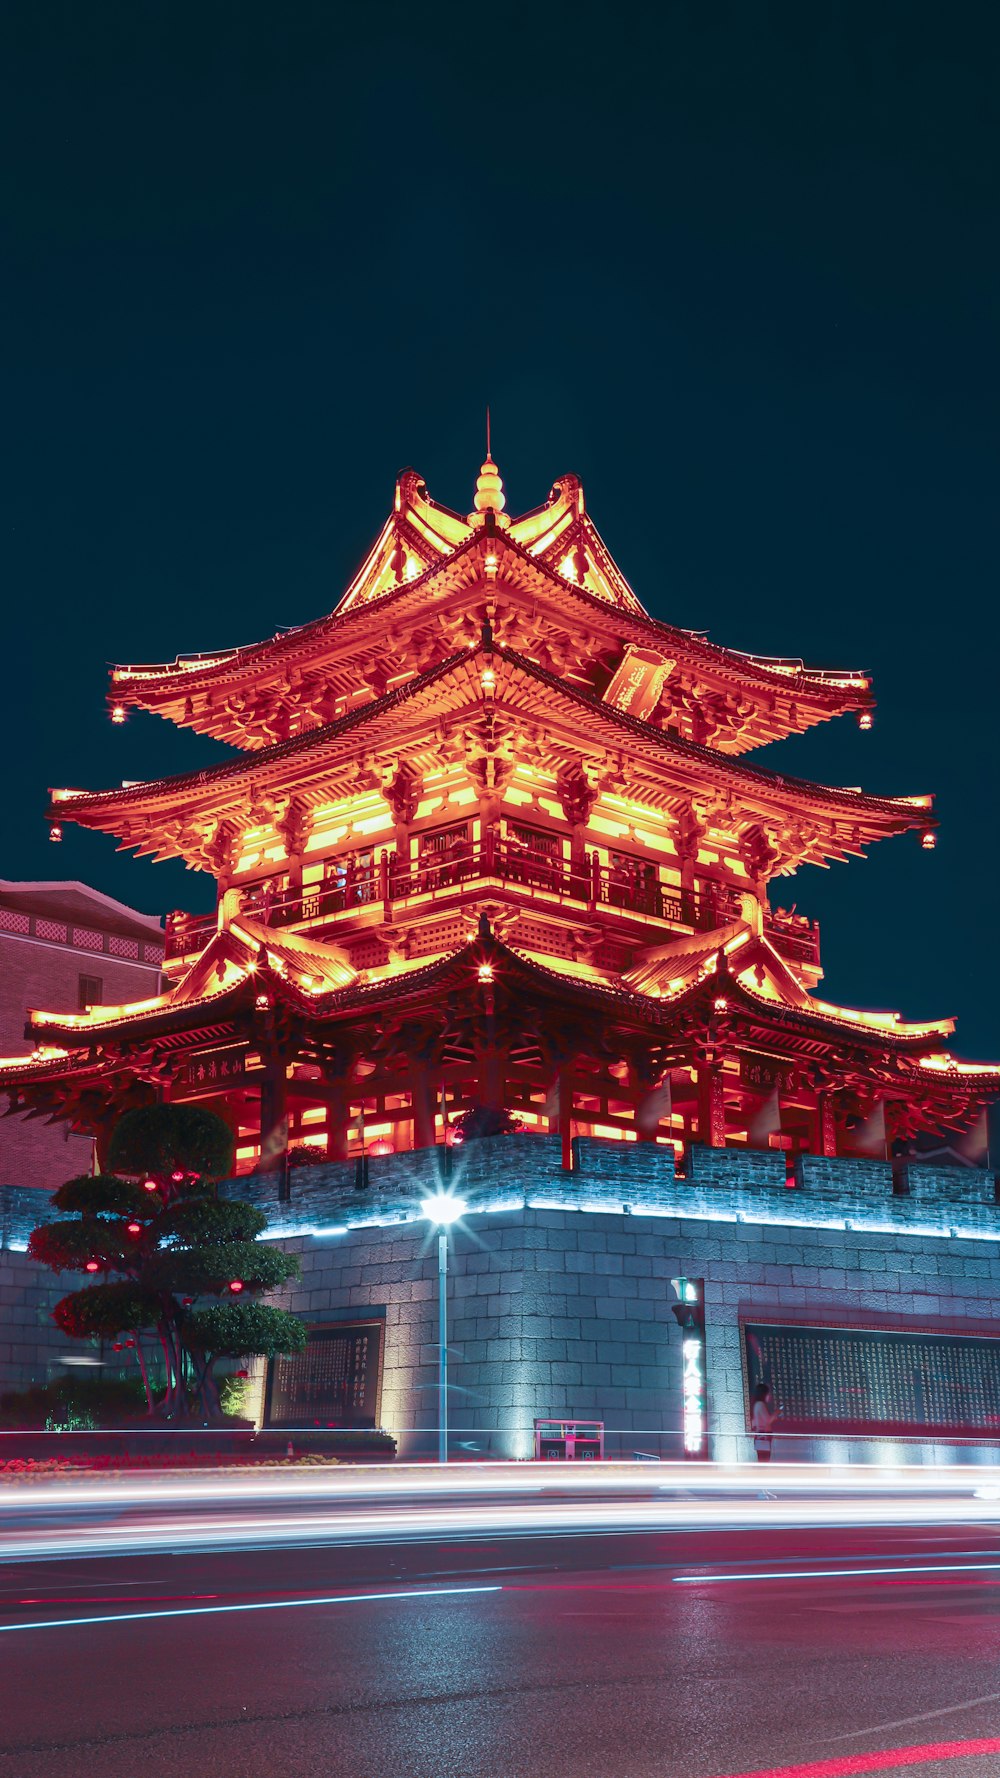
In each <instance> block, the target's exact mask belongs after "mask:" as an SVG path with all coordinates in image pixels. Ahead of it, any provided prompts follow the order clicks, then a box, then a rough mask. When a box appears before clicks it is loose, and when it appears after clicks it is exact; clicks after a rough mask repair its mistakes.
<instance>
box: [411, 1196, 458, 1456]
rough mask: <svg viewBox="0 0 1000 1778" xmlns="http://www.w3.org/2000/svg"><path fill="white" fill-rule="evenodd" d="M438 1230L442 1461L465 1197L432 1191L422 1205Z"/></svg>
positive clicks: (439, 1430)
mask: <svg viewBox="0 0 1000 1778" xmlns="http://www.w3.org/2000/svg"><path fill="white" fill-rule="evenodd" d="M420 1208H421V1210H422V1211H423V1213H424V1215H425V1216H426V1218H427V1220H428V1222H429V1223H432V1224H433V1226H434V1227H435V1228H436V1229H437V1232H438V1462H439V1463H447V1461H448V1230H449V1228H450V1227H451V1225H452V1223H453V1222H458V1220H459V1218H460V1217H462V1216H464V1215H465V1210H466V1205H465V1200H464V1198H456V1197H454V1196H453V1195H452V1193H451V1192H446V1191H438V1192H432V1193H431V1196H430V1197H429V1198H425V1199H424V1201H423V1203H422V1204H421V1206H420Z"/></svg>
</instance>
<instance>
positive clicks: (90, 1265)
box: [85, 1259, 101, 1272]
mask: <svg viewBox="0 0 1000 1778" xmlns="http://www.w3.org/2000/svg"><path fill="white" fill-rule="evenodd" d="M100 1269H101V1268H100V1266H99V1265H98V1263H97V1261H96V1259H88V1261H87V1264H86V1267H85V1270H86V1271H88V1272H99V1271H100Z"/></svg>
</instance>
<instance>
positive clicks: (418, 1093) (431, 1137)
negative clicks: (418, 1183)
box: [410, 1062, 437, 1148]
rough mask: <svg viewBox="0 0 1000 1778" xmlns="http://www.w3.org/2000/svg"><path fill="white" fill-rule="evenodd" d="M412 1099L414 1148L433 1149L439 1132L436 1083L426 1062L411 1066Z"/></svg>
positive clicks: (415, 1063)
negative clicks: (437, 1128) (436, 1116)
mask: <svg viewBox="0 0 1000 1778" xmlns="http://www.w3.org/2000/svg"><path fill="white" fill-rule="evenodd" d="M410 1098H411V1101H412V1104H413V1146H414V1148H433V1147H434V1143H435V1141H436V1137H437V1132H436V1130H435V1127H434V1082H433V1080H432V1078H431V1071H430V1069H429V1067H428V1066H427V1064H426V1063H424V1062H413V1063H411V1065H410Z"/></svg>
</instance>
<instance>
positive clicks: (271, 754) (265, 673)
mask: <svg viewBox="0 0 1000 1778" xmlns="http://www.w3.org/2000/svg"><path fill="white" fill-rule="evenodd" d="M505 504H506V502H505V495H504V490H503V484H502V481H501V478H500V473H499V471H498V469H497V467H496V465H495V464H494V463H493V461H492V459H491V458H490V457H489V455H488V456H487V461H486V462H485V463H484V464H483V466H482V470H481V473H480V475H479V478H478V482H477V484H476V492H475V499H474V507H473V511H472V512H471V513H469V514H468V516H467V517H462V516H460V515H459V514H458V513H455V512H452V511H449V510H448V509H447V508H446V507H443V506H440V505H439V504H438V503H437V502H436V501H434V500H432V499H431V498H430V496H429V495H428V493H427V490H426V487H425V485H424V483H423V482H422V480H421V478H420V477H419V476H418V475H416V474H415V473H414V472H413V471H411V470H407V471H405V472H404V473H403V474H402V475H401V476H400V478H399V481H398V483H397V486H396V493H395V501H394V505H393V510H392V513H391V515H390V517H389V518H388V520H387V522H386V524H385V526H384V528H383V530H382V532H381V534H380V536H379V537H378V539H377V541H376V543H375V545H374V547H373V549H372V550H371V553H370V554H369V556H368V557H367V559H366V561H365V562H364V564H363V566H362V567H361V569H360V571H359V572H358V574H357V576H356V578H355V579H354V581H353V582H352V584H351V585H350V586H349V587H348V589H347V591H346V593H345V594H344V596H343V598H342V599H341V600H340V603H339V604H338V605H337V607H336V609H335V610H334V611H333V612H332V613H331V614H330V615H329V616H326V617H323V618H320V619H319V620H317V621H316V622H314V623H310V624H306V625H304V626H303V627H301V628H298V629H294V630H291V631H285V632H282V633H281V634H279V635H277V636H274V637H272V638H270V639H269V640H267V641H264V642H260V643H257V644H255V645H253V646H250V647H239V648H230V649H226V650H219V651H216V652H214V653H212V654H204V655H185V656H181V657H179V658H178V659H177V660H176V661H174V662H173V663H170V664H167V665H161V666H120V667H117V668H115V669H114V671H113V673H112V679H111V693H110V705H111V715H112V720H115V721H123V720H124V718H125V715H126V713H127V711H129V710H130V709H142V710H147V711H153V712H156V713H157V714H159V715H161V716H165V717H167V718H169V720H170V721H172V722H175V723H177V724H179V725H182V726H185V727H189V728H194V729H197V730H198V731H200V732H202V733H204V734H208V735H212V736H214V737H215V738H216V739H218V740H221V741H225V742H229V743H230V744H231V745H232V746H233V748H234V749H236V750H238V751H237V753H236V755H235V757H234V758H233V759H232V761H231V762H228V763H225V764H223V765H219V766H215V767H209V768H208V769H206V770H203V771H199V772H193V773H187V774H184V775H181V776H177V777H170V778H164V779H161V780H159V781H158V782H152V783H142V784H133V785H126V786H125V787H123V788H122V789H119V790H113V791H108V792H94V793H83V792H80V791H76V790H57V791H54V792H53V793H52V803H51V808H50V811H49V817H50V820H51V822H52V823H53V828H54V832H55V834H56V836H58V834H60V833H61V831H62V829H63V828H64V827H65V825H66V824H67V823H69V822H77V823H79V824H81V825H82V826H84V827H88V828H94V829H99V830H100V831H102V832H105V833H109V834H114V835H116V836H117V837H118V839H119V840H120V842H121V845H122V847H124V848H131V849H134V850H135V851H136V852H138V853H139V854H141V855H151V856H153V857H155V858H157V859H161V858H183V859H184V860H185V861H186V863H187V865H188V866H189V867H190V868H191V869H194V870H200V871H207V872H209V873H210V874H211V876H213V877H214V878H215V879H216V881H217V884H218V901H217V913H216V915H215V916H212V917H210V918H207V919H206V918H199V917H191V916H185V915H182V914H177V915H174V916H172V917H171V918H170V920H169V921H168V932H167V950H166V960H165V966H164V967H165V978H164V985H163V991H162V992H161V993H160V994H159V995H158V996H157V997H156V998H154V999H149V1000H146V1001H143V1002H140V1003H138V1004H134V1005H125V1006H100V1005H98V1006H92V1007H89V1008H88V1009H87V1010H86V1011H82V1012H72V1013H69V1012H59V1011H51V1010H39V1011H35V1012H33V1013H32V1014H31V1016H30V1031H29V1035H31V1036H33V1037H34V1039H35V1044H36V1048H35V1051H34V1054H33V1055H31V1056H30V1057H26V1058H22V1059H15V1060H6V1061H4V1062H3V1063H2V1064H0V1087H2V1088H3V1089H5V1090H6V1092H7V1093H8V1094H9V1097H10V1109H11V1110H12V1111H15V1112H21V1111H27V1112H28V1113H29V1114H31V1115H33V1116H42V1117H49V1118H55V1119H65V1120H68V1122H69V1124H70V1125H71V1127H72V1129H73V1130H74V1131H89V1132H92V1133H93V1134H94V1135H95V1136H96V1137H97V1144H98V1153H99V1154H100V1152H101V1147H102V1141H103V1137H104V1135H105V1133H106V1132H107V1130H108V1129H109V1126H110V1124H111V1123H112V1122H113V1121H114V1118H115V1117H116V1116H117V1115H118V1114H119V1113H120V1111H121V1110H122V1109H123V1108H124V1107H126V1106H128V1105H131V1104H135V1103H142V1102H145V1101H148V1100H150V1099H152V1098H154V1097H157V1096H159V1097H164V1098H167V1099H170V1100H192V1099H196V1100H200V1101H203V1102H205V1103H208V1104H211V1105H212V1106H213V1107H214V1108H215V1109H216V1110H218V1111H219V1112H221V1113H222V1115H223V1116H225V1117H226V1118H227V1119H228V1120H229V1121H230V1123H231V1125H232V1127H233V1128H234V1130H235V1131H236V1132H237V1137H238V1142H237V1147H238V1168H239V1171H240V1172H243V1173H246V1172H251V1171H256V1170H265V1171H266V1170H271V1169H281V1168H283V1166H284V1157H285V1154H286V1151H287V1148H288V1146H289V1145H290V1144H291V1145H292V1146H295V1147H302V1146H306V1147H309V1148H312V1149H314V1150H317V1151H319V1153H320V1154H321V1155H322V1156H323V1157H325V1158H328V1159H332V1160H338V1159H339V1160H344V1159H346V1158H348V1157H349V1156H351V1155H359V1154H361V1153H362V1151H363V1150H364V1152H366V1153H368V1154H385V1153H389V1152H400V1151H406V1150H409V1149H411V1148H422V1147H426V1146H428V1145H431V1144H434V1143H441V1142H445V1141H447V1140H448V1139H449V1138H450V1137H451V1135H452V1134H453V1132H454V1128H455V1125H456V1123H457V1121H458V1120H459V1119H460V1118H461V1117H462V1116H463V1114H465V1113H467V1112H469V1111H470V1110H473V1109H474V1108H482V1111H483V1112H484V1113H485V1114H487V1115H486V1116H485V1118H484V1119H482V1120H481V1121H482V1122H483V1123H484V1125H485V1127H487V1128H488V1127H490V1117H489V1115H488V1114H501V1113H509V1114H511V1115H512V1116H513V1117H514V1118H516V1119H519V1120H520V1122H521V1125H522V1127H523V1128H524V1129H525V1130H526V1131H538V1132H544V1133H552V1132H556V1131H558V1132H559V1133H560V1134H561V1136H562V1144H563V1146H562V1154H563V1161H564V1165H566V1166H571V1165H572V1160H573V1144H572V1139H573V1137H574V1136H575V1135H578V1134H579V1135H589V1136H598V1137H604V1138H617V1139H620V1140H625V1141H640V1142H658V1143H661V1144H664V1145H667V1144H672V1145H673V1146H674V1148H675V1150H676V1151H677V1153H678V1155H681V1154H682V1153H683V1152H684V1151H685V1150H686V1149H687V1148H688V1147H689V1145H690V1144H692V1143H698V1144H702V1145H707V1146H709V1147H722V1146H725V1145H730V1146H735V1147H739V1146H749V1147H757V1148H761V1147H765V1148H766V1147H770V1148H782V1149H784V1150H785V1151H786V1152H787V1153H788V1154H789V1155H790V1156H794V1155H795V1154H796V1153H799V1152H803V1151H805V1152H811V1153H814V1154H820V1155H845V1154H847V1155H849V1154H855V1153H862V1152H865V1153H871V1152H872V1147H871V1130H872V1128H873V1126H875V1127H877V1129H878V1132H879V1134H878V1136H877V1138H876V1140H877V1144H878V1152H880V1153H882V1152H885V1153H888V1152H890V1150H891V1148H892V1146H893V1145H897V1146H898V1145H901V1144H905V1143H907V1142H909V1141H911V1140H912V1139H914V1138H916V1137H917V1135H918V1134H919V1133H920V1132H924V1131H928V1130H936V1131H942V1130H961V1129H964V1128H966V1127H968V1126H969V1125H970V1124H971V1123H972V1121H973V1120H974V1119H975V1118H976V1117H977V1115H978V1113H979V1111H980V1109H981V1107H982V1106H983V1105H984V1104H985V1103H986V1102H987V1101H989V1100H990V1099H991V1098H992V1097H993V1096H994V1095H995V1093H996V1091H997V1086H998V1081H1000V1074H998V1071H997V1070H995V1069H991V1068H986V1067H978V1066H973V1065H970V1064H966V1063H959V1062H956V1061H954V1060H953V1059H952V1058H951V1057H950V1055H949V1054H948V1051H947V1048H946V1043H947V1039H948V1036H949V1034H950V1032H951V1029H952V1024H951V1021H949V1020H942V1021H938V1022H936V1023H929V1024H908V1023H905V1022H904V1021H903V1020H902V1019H901V1018H900V1017H899V1016H898V1014H896V1013H892V1012H884V1013H872V1012H863V1011H853V1010H850V1009H847V1008H843V1007H837V1006H834V1005H831V1004H829V1003H828V1002H826V1001H825V1000H823V999H820V998H818V997H817V994H816V989H817V986H818V984H819V982H820V980H821V977H822V971H821V968H820V953H819V934H818V930H817V928H816V926H815V924H812V923H810V922H809V921H808V920H806V919H804V918H802V917H801V916H797V915H793V914H788V913H785V912H783V911H782V910H781V909H780V908H777V907H775V908H772V907H770V906H769V905H768V884H769V883H770V882H771V881H772V879H774V878H778V877H787V876H791V875H792V874H793V873H794V872H795V871H797V870H798V868H799V866H800V865H803V864H827V863H829V862H830V861H831V860H834V859H840V860H842V859H846V858H848V857H849V856H852V855H855V856H861V855H863V853H864V851H865V849H866V847H867V846H869V845H870V844H871V843H872V842H873V841H875V840H879V839H883V838H886V837H888V836H890V835H894V834H903V833H912V834H914V835H915V836H916V841H915V843H916V844H918V845H919V844H920V842H921V840H922V842H923V844H924V845H925V846H929V845H931V844H932V843H933V840H934V819H933V816H932V813H931V798H930V797H929V796H902V797H875V796H868V795H865V794H863V793H862V792H860V791H857V790H843V789H830V788H827V787H825V786H822V785H818V784H813V783H808V782H805V781H804V780H801V779H797V778H791V777H788V776H785V775H783V774H779V773H777V772H774V771H769V770H767V769H766V768H764V767H762V766H760V765H758V764H756V763H752V762H750V761H749V760H748V755H749V754H751V753H752V752H753V750H754V749H755V748H759V747H761V746H764V745H765V744H766V743H767V742H769V741H773V740H777V739H780V738H782V737H783V736H787V735H789V734H793V733H796V732H799V731H802V730H804V729H806V728H808V727H810V726H811V725H812V724H814V723H819V722H825V721H827V720H828V719H829V718H831V717H834V716H838V715H841V714H843V713H845V712H853V713H854V714H855V716H856V718H857V719H858V721H859V722H860V723H861V726H862V727H868V726H870V722H871V716H870V711H871V708H872V697H871V687H870V683H869V680H868V678H867V677H866V676H865V675H864V674H863V673H860V672H847V671H845V672H831V671H817V670H813V669H809V668H805V667H804V666H803V665H802V663H801V662H800V661H798V660H771V659H762V658H759V657H757V656H754V655H749V654H744V653H740V652H738V651H736V650H733V649H729V648H724V647H720V646H718V645H717V644H715V643H713V642H710V641H708V640H707V639H706V638H705V637H704V636H702V635H699V634H695V633H692V632H691V631H689V630H684V629H679V628H674V627H673V626H671V625H670V624H666V623H660V622H657V621H655V620H654V619H652V618H651V617H649V616H648V615H647V613H646V611H645V610H644V609H643V606H642V605H641V604H640V602H639V600H638V598H637V597H636V595H635V593H634V592H633V591H632V589H631V588H630V587H629V586H628V584H627V583H626V581H625V580H624V578H623V576H622V574H621V573H620V572H619V570H618V568H617V567H616V565H615V563H614V561H613V560H612V558H611V556H610V555H609V553H608V551H607V548H606V547H605V545H604V543H603V542H602V540H601V537H600V536H599V534H598V532H597V531H596V529H595V527H594V525H593V523H592V521H591V518H590V516H589V513H588V511H587V507H586V503H585V500H584V493H583V488H582V487H581V485H580V482H579V480H578V479H577V478H576V477H575V476H572V475H566V476H563V477H562V479H561V480H559V481H557V482H556V484H555V486H554V488H553V490H552V492H551V494H550V496H549V498H548V500H547V501H546V502H545V504H544V505H542V506H540V507H538V508H537V509H536V510H535V511H533V512H529V513H527V514H525V515H524V516H523V517H521V518H518V519H511V518H510V517H509V516H508V514H507V513H506V511H505ZM502 1122H503V1119H502V1118H499V1117H494V1127H496V1126H497V1125H499V1124H500V1123H502ZM883 1142H884V1144H885V1148H884V1150H883V1147H882V1144H883Z"/></svg>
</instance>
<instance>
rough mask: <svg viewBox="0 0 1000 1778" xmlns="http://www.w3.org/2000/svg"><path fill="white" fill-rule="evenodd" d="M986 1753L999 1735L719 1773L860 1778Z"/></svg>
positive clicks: (742, 1777)
mask: <svg viewBox="0 0 1000 1778" xmlns="http://www.w3.org/2000/svg"><path fill="white" fill-rule="evenodd" d="M987 1753H1000V1738H998V1737H997V1736H995V1735H992V1736H989V1737H987V1738H986V1739H984V1740H976V1741H927V1742H924V1744H923V1745H922V1746H920V1747H884V1748H881V1749H880V1750H879V1751H878V1752H877V1753H847V1754H840V1755H838V1756H837V1757H836V1758H834V1759H818V1760H806V1762H805V1764H800V1765H797V1766H758V1767H757V1768H756V1770H754V1771H752V1772H730V1773H720V1774H719V1775H718V1778H861V1775H862V1774H863V1773H866V1772H889V1771H893V1770H898V1769H899V1768H900V1767H902V1766H927V1765H931V1764H932V1763H933V1762H934V1761H935V1760H945V1759H975V1758H976V1757H977V1755H978V1756H980V1757H981V1756H983V1755H984V1754H987ZM994 1771H995V1768H994Z"/></svg>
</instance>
